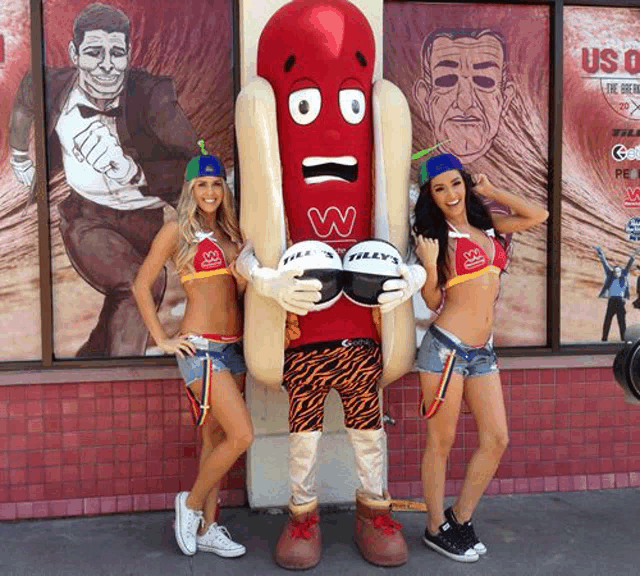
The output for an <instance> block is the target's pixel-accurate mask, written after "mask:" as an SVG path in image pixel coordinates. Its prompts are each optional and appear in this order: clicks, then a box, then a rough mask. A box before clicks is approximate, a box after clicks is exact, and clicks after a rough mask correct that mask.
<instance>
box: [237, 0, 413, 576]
mask: <svg viewBox="0 0 640 576" xmlns="http://www.w3.org/2000/svg"><path fill="white" fill-rule="evenodd" d="M374 61H375V42H374V36H373V32H372V30H371V27H370V25H369V23H368V21H367V19H366V18H365V16H364V15H363V14H362V13H361V12H360V10H359V9H358V8H356V7H355V6H354V5H353V4H351V3H350V2H348V1H346V0H320V1H318V0H294V1H292V2H290V3H288V4H286V5H284V6H283V7H282V8H280V9H279V10H278V11H277V12H276V13H275V14H274V15H273V16H272V17H271V19H270V20H269V21H268V23H267V24H266V26H265V28H264V29H263V31H262V34H261V36H260V40H259V43H258V57H257V65H258V70H257V71H258V77H257V78H255V79H254V80H252V81H251V82H249V83H248V84H247V85H246V86H245V88H244V89H243V90H242V92H241V93H240V95H239V96H238V100H237V103H236V135H237V142H238V151H239V161H240V182H241V206H240V211H241V212H240V214H241V216H240V220H241V227H242V229H243V234H244V235H245V238H246V240H247V242H248V243H247V246H246V247H245V249H244V250H243V251H242V253H241V254H240V256H239V258H238V260H237V269H238V271H239V272H240V273H241V274H242V275H243V276H245V277H246V278H247V279H248V280H249V286H248V289H247V293H246V296H245V340H244V342H245V357H246V361H247V365H248V367H249V370H250V372H251V373H252V375H253V376H254V377H255V378H256V379H257V380H259V381H261V382H262V383H264V384H266V385H268V386H272V387H276V388H279V387H281V386H284V387H285V388H286V390H287V392H288V395H289V431H290V442H289V461H290V464H289V476H290V481H291V498H290V500H289V513H290V514H289V520H288V522H287V524H286V525H285V527H284V529H283V531H282V534H281V535H280V538H279V540H278V544H277V547H276V553H275V559H276V562H277V563H278V564H279V565H280V566H283V567H285V568H289V569H306V568H310V567H312V566H315V565H316V564H317V563H318V562H319V561H320V558H321V554H322V536H321V532H320V526H319V515H318V500H317V497H316V493H315V474H316V472H315V469H316V457H317V452H318V442H319V440H320V436H321V434H322V425H323V407H324V401H325V399H326V397H327V394H328V392H329V390H330V388H332V387H333V388H335V389H336V390H337V391H338V393H339V394H340V397H341V399H342V404H343V408H344V414H345V427H346V428H347V432H348V436H349V439H350V441H351V444H352V445H353V448H354V451H355V456H356V468H357V474H358V479H359V481H360V483H361V487H360V488H359V489H358V490H357V492H356V526H355V541H356V544H357V546H358V548H359V550H360V552H361V553H362V555H363V556H364V557H365V559H367V560H368V561H369V562H371V563H373V564H376V565H380V566H396V565H400V564H403V563H405V562H406V561H407V558H408V550H407V545H406V542H405V540H404V536H403V535H402V532H401V525H400V524H398V523H397V522H395V521H394V520H393V519H392V518H391V502H390V497H389V494H388V493H387V492H386V491H385V489H384V486H385V478H384V477H383V474H384V462H385V453H384V451H385V432H384V429H383V427H382V422H381V410H380V403H379V393H378V390H379V388H381V387H383V386H385V385H386V384H388V383H390V382H392V381H394V380H396V379H397V378H399V377H401V376H402V375H403V374H405V373H406V372H408V371H409V370H411V368H412V366H413V361H414V356H415V350H416V343H415V328H414V316H413V308H412V304H411V295H412V294H413V293H414V292H416V291H417V290H418V289H419V288H420V287H421V286H422V284H423V283H424V279H425V272H424V269H422V268H421V267H420V266H416V265H414V266H405V265H400V266H399V268H398V277H399V278H400V279H399V280H392V281H388V282H387V283H386V284H385V285H384V290H385V292H384V293H383V295H382V296H380V298H379V302H380V303H383V305H382V306H381V307H380V308H370V307H364V306H359V305H357V304H355V303H354V302H352V301H351V300H349V299H347V298H346V297H344V296H342V297H341V298H339V299H338V300H337V302H336V303H335V304H333V305H332V306H331V307H329V308H327V309H320V310H319V309H318V308H317V307H316V305H315V302H316V301H317V300H318V299H319V296H320V295H319V289H320V287H321V284H320V282H319V281H318V280H304V279H300V276H301V274H302V272H303V271H302V270H300V271H294V272H292V271H291V270H287V271H283V270H281V269H278V262H279V260H280V258H281V256H282V254H283V252H284V251H285V250H286V248H287V246H288V245H291V244H295V243H298V242H301V241H305V240H318V241H322V242H325V243H327V244H329V245H330V246H331V247H332V248H334V249H335V250H336V252H337V253H338V254H339V255H340V256H343V255H344V253H345V252H346V251H347V250H348V249H349V248H351V247H352V246H353V245H354V244H356V243H357V242H360V241H363V240H366V239H369V238H377V239H382V240H387V241H389V242H390V243H391V244H393V245H394V246H395V247H396V248H397V249H398V250H399V251H400V253H401V254H405V253H406V250H407V245H408V239H409V206H408V202H409V200H408V191H409V181H408V180H409V168H410V162H411V159H410V156H411V119H410V114H409V108H408V105H407V102H406V99H405V98H404V96H403V95H402V93H401V92H400V90H399V89H398V88H396V87H395V86H394V85H393V84H391V83H390V82H387V81H385V80H378V81H376V82H375V83H373V82H372V79H373V66H374Z"/></svg>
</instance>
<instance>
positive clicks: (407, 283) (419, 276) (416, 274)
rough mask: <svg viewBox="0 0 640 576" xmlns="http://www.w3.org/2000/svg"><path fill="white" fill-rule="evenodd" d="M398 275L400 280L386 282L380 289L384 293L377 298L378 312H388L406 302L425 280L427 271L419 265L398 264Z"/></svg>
mask: <svg viewBox="0 0 640 576" xmlns="http://www.w3.org/2000/svg"><path fill="white" fill-rule="evenodd" d="M398 274H400V276H402V279H391V280H387V281H386V282H385V283H384V284H383V285H382V289H383V290H384V292H383V293H382V294H380V296H378V304H380V311H381V312H383V313H386V312H390V311H391V310H393V309H394V308H395V307H396V306H399V305H400V304H402V303H403V302H406V301H407V300H409V298H411V296H413V295H414V294H415V293H416V292H417V291H418V290H420V288H422V285H423V284H424V283H425V281H426V280H427V271H426V270H425V269H424V268H423V267H422V266H420V265H419V264H412V265H411V266H407V265H406V264H400V265H399V266H398Z"/></svg>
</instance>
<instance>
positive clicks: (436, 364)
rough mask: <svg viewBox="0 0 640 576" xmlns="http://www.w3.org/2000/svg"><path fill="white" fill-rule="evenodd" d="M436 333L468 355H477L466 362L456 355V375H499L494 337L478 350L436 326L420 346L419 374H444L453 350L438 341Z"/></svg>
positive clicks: (417, 364) (417, 363) (431, 327)
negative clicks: (446, 363)
mask: <svg viewBox="0 0 640 576" xmlns="http://www.w3.org/2000/svg"><path fill="white" fill-rule="evenodd" d="M434 332H440V333H441V334H443V335H444V336H445V337H446V338H449V340H451V341H452V342H453V343H455V345H456V347H457V348H458V349H459V350H462V351H463V352H465V353H467V354H471V355H473V354H475V355H474V357H473V358H472V359H471V360H466V359H465V358H464V357H463V356H462V355H461V354H460V353H457V354H456V361H455V364H454V366H453V371H454V372H455V373H456V374H461V375H462V376H463V377H465V378H467V377H469V378H472V377H474V376H486V375H487V374H498V373H499V372H500V370H499V369H498V358H497V356H496V353H495V352H494V350H493V337H491V338H490V339H489V342H487V343H486V344H485V345H484V346H481V347H477V348H476V347H473V346H467V345H466V344H463V343H462V341H461V340H460V339H459V338H458V337H457V336H454V335H453V334H451V332H447V331H446V330H443V329H442V328H440V327H439V326H435V325H434V324H432V325H431V326H430V327H429V330H427V333H426V334H425V335H424V338H423V339H422V343H421V344H420V350H419V352H418V360H417V362H416V368H417V369H418V371H419V372H432V373H434V374H441V373H442V372H444V367H445V366H444V365H445V362H446V361H447V357H448V356H449V354H450V353H451V350H452V348H450V347H447V346H446V345H444V344H443V343H442V342H440V340H438V339H437V335H434ZM454 350H455V348H454Z"/></svg>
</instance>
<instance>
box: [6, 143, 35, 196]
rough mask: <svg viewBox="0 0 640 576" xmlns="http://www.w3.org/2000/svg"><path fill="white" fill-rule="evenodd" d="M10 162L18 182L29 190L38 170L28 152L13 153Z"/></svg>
mask: <svg viewBox="0 0 640 576" xmlns="http://www.w3.org/2000/svg"><path fill="white" fill-rule="evenodd" d="M9 162H10V163H11V168H12V169H13V174H14V175H15V177H16V179H17V180H18V182H20V184H22V185H23V186H26V187H27V188H31V187H32V186H33V183H34V180H35V175H36V169H35V166H34V165H33V161H32V160H31V158H29V157H28V156H27V154H26V152H18V151H13V153H12V154H11V157H10V158H9Z"/></svg>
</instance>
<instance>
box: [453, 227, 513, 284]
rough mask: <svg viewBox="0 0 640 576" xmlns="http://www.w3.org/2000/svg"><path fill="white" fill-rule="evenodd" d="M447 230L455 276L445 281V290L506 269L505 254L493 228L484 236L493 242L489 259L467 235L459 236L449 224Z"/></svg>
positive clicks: (480, 247)
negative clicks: (453, 260)
mask: <svg viewBox="0 0 640 576" xmlns="http://www.w3.org/2000/svg"><path fill="white" fill-rule="evenodd" d="M449 228H450V230H449V247H450V248H452V249H453V254H454V258H455V268H454V270H455V276H452V277H451V278H450V279H449V280H448V281H447V283H446V284H445V288H450V287H451V286H455V285H456V284H460V283H461V282H466V281H467V280H472V279H473V278H477V277H478V276H482V275H484V274H500V273H501V272H502V271H503V270H504V269H505V268H506V267H507V253H506V251H505V249H504V247H503V246H502V244H500V242H499V241H498V239H497V238H496V237H495V232H494V231H493V228H490V229H489V230H486V231H485V234H486V235H487V236H490V237H491V240H492V241H493V242H492V243H493V254H492V257H491V258H489V255H488V254H487V253H486V252H485V251H484V249H483V248H482V246H480V245H479V244H478V243H476V242H474V241H473V240H472V239H471V237H470V235H469V234H461V233H460V232H458V231H457V230H456V229H455V228H454V227H453V226H452V225H451V224H449ZM452 240H453V242H452Z"/></svg>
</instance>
